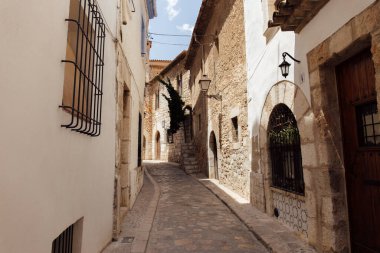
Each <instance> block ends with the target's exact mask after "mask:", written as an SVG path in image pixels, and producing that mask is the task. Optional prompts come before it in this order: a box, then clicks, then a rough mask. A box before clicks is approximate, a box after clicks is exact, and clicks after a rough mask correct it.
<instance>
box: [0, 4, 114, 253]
mask: <svg viewBox="0 0 380 253" xmlns="http://www.w3.org/2000/svg"><path fill="white" fill-rule="evenodd" d="M98 2H99V4H100V7H101V9H102V11H103V13H104V15H105V19H106V21H107V23H108V25H109V27H110V29H111V30H110V31H108V32H107V38H106V47H105V56H106V57H105V69H104V95H103V118H102V123H103V125H102V134H101V135H100V137H96V138H91V137H88V136H87V135H83V134H79V133H76V132H72V131H70V130H67V129H65V128H62V127H61V126H60V125H61V124H63V123H67V121H68V118H69V115H68V114H67V113H65V112H63V111H62V110H61V109H59V108H58V106H59V105H60V104H61V101H62V91H63V76H64V64H62V63H61V60H62V59H64V58H65V52H66V41H67V22H65V18H67V17H68V14H69V3H70V1H69V0H60V1H51V0H30V1H27V2H20V1H13V0H3V1H1V2H0V13H1V15H0V31H2V36H1V38H0V55H1V57H0V90H1V92H0V118H1V127H0V129H1V131H0V252H4V253H5V252H6V253H21V252H38V253H44V252H46V253H50V252H51V243H52V241H53V240H54V239H55V238H56V237H57V236H58V235H59V234H60V233H61V232H62V231H63V230H64V229H66V228H67V227H68V226H69V225H71V224H72V223H74V222H76V221H77V220H78V219H80V218H81V217H84V226H83V246H82V253H94V252H99V251H100V250H101V249H102V248H103V247H104V246H105V245H106V244H107V243H108V242H109V241H110V240H111V236H112V205H113V185H114V170H115V169H114V166H115V106H116V105H115V94H114V92H115V73H116V64H115V47H114V43H113V41H112V40H113V38H112V35H111V34H115V33H116V13H117V12H116V7H117V3H116V0H98Z"/></svg>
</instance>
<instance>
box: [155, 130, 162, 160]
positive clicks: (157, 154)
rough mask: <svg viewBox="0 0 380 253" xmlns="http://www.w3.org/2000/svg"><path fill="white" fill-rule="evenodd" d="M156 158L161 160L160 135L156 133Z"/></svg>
mask: <svg viewBox="0 0 380 253" xmlns="http://www.w3.org/2000/svg"><path fill="white" fill-rule="evenodd" d="M156 160H161V135H160V132H157V133H156Z"/></svg>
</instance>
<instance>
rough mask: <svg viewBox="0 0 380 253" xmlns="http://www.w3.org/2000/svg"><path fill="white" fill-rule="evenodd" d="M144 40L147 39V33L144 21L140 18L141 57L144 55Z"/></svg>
mask: <svg viewBox="0 0 380 253" xmlns="http://www.w3.org/2000/svg"><path fill="white" fill-rule="evenodd" d="M146 39H147V33H146V26H145V20H144V17H141V55H145V54H146Z"/></svg>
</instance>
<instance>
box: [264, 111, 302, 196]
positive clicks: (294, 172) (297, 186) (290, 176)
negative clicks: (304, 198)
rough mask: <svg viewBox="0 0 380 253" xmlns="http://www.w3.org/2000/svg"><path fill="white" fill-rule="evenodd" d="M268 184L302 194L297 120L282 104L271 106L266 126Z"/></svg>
mask: <svg viewBox="0 0 380 253" xmlns="http://www.w3.org/2000/svg"><path fill="white" fill-rule="evenodd" d="M268 140H269V152H270V162H271V167H272V186H273V187H275V188H279V189H282V190H285V191H288V192H293V193H296V194H300V195H304V193H305V184H304V180H303V171H302V156H301V144H300V135H299V131H298V127H297V121H296V119H295V117H294V115H293V113H292V111H291V110H290V109H289V108H288V107H287V106H286V105H285V104H278V105H277V106H275V107H274V109H273V111H272V113H271V115H270V117H269V126H268Z"/></svg>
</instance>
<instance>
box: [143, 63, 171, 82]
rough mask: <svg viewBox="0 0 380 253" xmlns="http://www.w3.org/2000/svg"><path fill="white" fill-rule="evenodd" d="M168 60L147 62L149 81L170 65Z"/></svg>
mask: <svg viewBox="0 0 380 253" xmlns="http://www.w3.org/2000/svg"><path fill="white" fill-rule="evenodd" d="M170 62H171V61H170V60H156V59H150V60H149V77H148V78H149V81H150V80H152V79H153V78H154V77H156V76H157V75H159V74H160V73H161V71H162V70H163V69H164V68H166V67H167V66H168V65H169V64H170Z"/></svg>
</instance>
